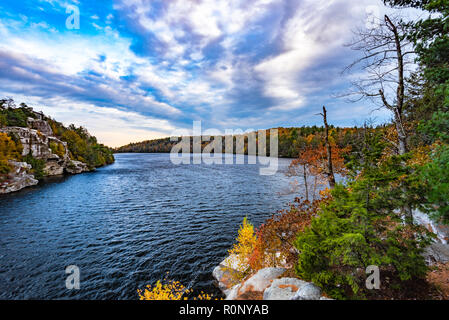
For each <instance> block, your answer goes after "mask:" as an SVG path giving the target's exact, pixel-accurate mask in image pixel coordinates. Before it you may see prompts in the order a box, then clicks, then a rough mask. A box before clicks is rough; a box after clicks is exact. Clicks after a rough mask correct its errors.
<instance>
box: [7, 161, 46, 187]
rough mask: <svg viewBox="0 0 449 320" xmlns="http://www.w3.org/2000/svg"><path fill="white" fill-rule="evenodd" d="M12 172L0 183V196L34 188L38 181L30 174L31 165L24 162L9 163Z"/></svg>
mask: <svg viewBox="0 0 449 320" xmlns="http://www.w3.org/2000/svg"><path fill="white" fill-rule="evenodd" d="M9 163H10V164H11V165H12V167H13V170H12V171H11V172H10V173H9V174H8V175H7V176H6V177H5V179H4V180H3V181H1V182H0V194H2V193H10V192H15V191H19V190H22V189H23V188H26V187H30V186H34V185H36V184H38V182H39V181H37V180H36V179H34V176H33V175H32V174H30V173H29V172H30V170H31V165H29V164H28V163H26V162H16V161H9Z"/></svg>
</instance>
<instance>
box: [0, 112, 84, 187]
mask: <svg viewBox="0 0 449 320" xmlns="http://www.w3.org/2000/svg"><path fill="white" fill-rule="evenodd" d="M27 123H28V127H5V128H0V132H3V133H6V134H8V135H9V136H13V137H16V138H17V139H18V140H20V143H21V145H22V147H23V151H22V156H23V157H26V156H28V155H31V156H33V158H35V159H38V160H43V161H44V163H45V166H44V168H43V173H44V175H45V176H57V175H63V174H66V173H67V174H78V173H82V172H87V171H90V170H89V167H88V165H87V164H85V163H83V162H80V161H75V160H71V159H70V156H69V149H68V147H67V143H66V142H64V141H61V140H59V139H58V138H56V137H55V136H54V135H53V131H52V129H51V127H50V125H49V124H48V122H47V121H45V120H42V119H33V118H28V121H27ZM9 163H10V164H11V165H12V166H13V170H12V171H11V172H10V173H9V174H8V176H7V177H6V179H4V181H2V182H1V183H0V194H2V193H9V192H14V191H18V190H20V189H23V188H25V187H28V186H32V185H36V184H37V183H38V181H37V180H36V179H35V178H34V176H33V175H32V174H31V173H30V172H31V166H30V165H29V164H27V163H25V162H16V161H9Z"/></svg>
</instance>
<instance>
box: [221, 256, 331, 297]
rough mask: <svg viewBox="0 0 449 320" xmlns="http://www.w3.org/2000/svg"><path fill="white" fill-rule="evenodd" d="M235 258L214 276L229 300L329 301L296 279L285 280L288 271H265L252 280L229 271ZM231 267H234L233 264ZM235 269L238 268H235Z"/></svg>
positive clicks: (259, 272)
mask: <svg viewBox="0 0 449 320" xmlns="http://www.w3.org/2000/svg"><path fill="white" fill-rule="evenodd" d="M232 261H236V259H235V257H228V258H226V259H225V260H224V261H222V262H221V263H220V264H219V265H218V266H217V267H216V268H215V269H214V271H213V272H212V275H213V277H214V278H215V280H216V281H217V284H218V287H219V288H220V290H221V291H222V292H223V294H224V295H225V296H226V298H225V299H226V300H327V299H328V298H326V297H324V296H323V295H322V293H321V289H320V288H319V287H317V286H316V285H314V284H312V283H309V282H306V281H302V280H300V279H296V278H285V277H284V278H283V277H282V275H283V274H284V273H285V271H286V269H285V268H264V269H261V270H259V271H258V272H257V273H255V274H254V275H251V276H250V277H249V278H246V279H243V280H241V281H239V280H236V279H239V277H233V276H232V275H238V276H242V275H243V273H241V270H236V269H233V268H230V267H229V266H230V265H232ZM230 263H231V264H230ZM234 267H235V265H234Z"/></svg>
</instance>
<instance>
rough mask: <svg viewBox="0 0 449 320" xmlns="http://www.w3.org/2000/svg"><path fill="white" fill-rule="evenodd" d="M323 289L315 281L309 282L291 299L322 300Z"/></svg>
mask: <svg viewBox="0 0 449 320" xmlns="http://www.w3.org/2000/svg"><path fill="white" fill-rule="evenodd" d="M320 299H321V289H320V288H319V287H318V286H316V285H314V284H313V283H308V284H306V285H305V286H303V287H302V288H301V289H299V290H298V291H297V292H296V293H295V295H294V296H293V297H292V298H291V300H320Z"/></svg>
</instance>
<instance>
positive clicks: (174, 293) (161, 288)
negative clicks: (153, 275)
mask: <svg viewBox="0 0 449 320" xmlns="http://www.w3.org/2000/svg"><path fill="white" fill-rule="evenodd" d="M186 293H188V290H187V288H186V287H184V286H183V285H182V284H181V283H180V282H179V281H173V280H170V281H169V282H168V283H165V284H163V283H162V282H161V281H160V280H158V281H157V282H156V284H155V285H154V286H153V287H152V286H150V285H148V286H147V288H146V289H144V290H143V291H142V290H138V294H139V299H140V300H187V298H184V299H183V296H184V294H186Z"/></svg>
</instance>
